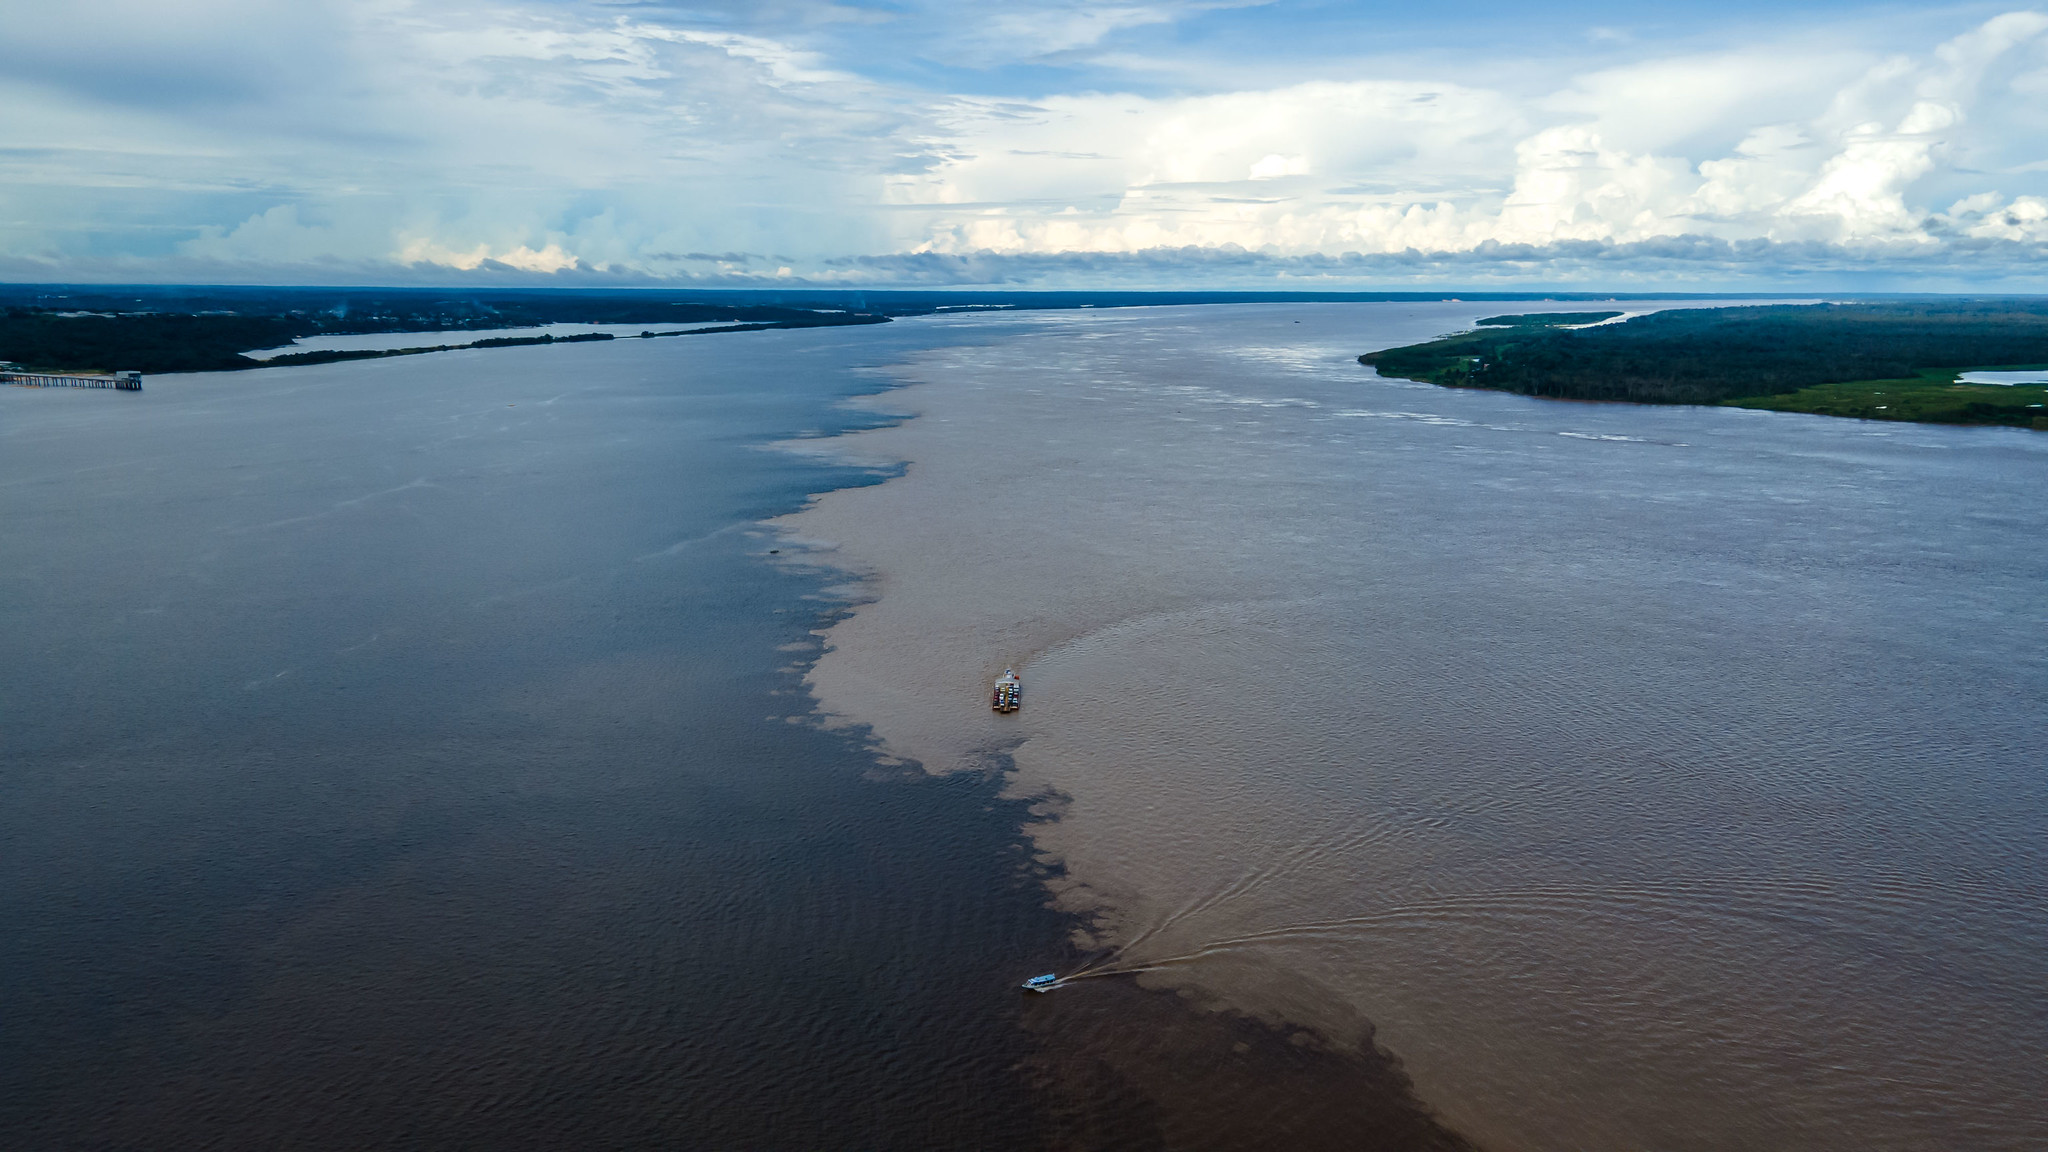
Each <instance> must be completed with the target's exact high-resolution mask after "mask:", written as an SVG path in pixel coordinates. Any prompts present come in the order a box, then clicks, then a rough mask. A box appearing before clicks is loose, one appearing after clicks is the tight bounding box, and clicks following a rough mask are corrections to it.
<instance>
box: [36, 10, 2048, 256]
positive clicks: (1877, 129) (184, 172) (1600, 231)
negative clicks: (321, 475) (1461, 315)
mask: <svg viewBox="0 0 2048 1152" xmlns="http://www.w3.org/2000/svg"><path fill="white" fill-rule="evenodd" d="M1253 7H1256V6H1255V5H1248V4H1246V3H1223V2H1200V0H1186V2H1183V0H1128V2H1121V0H1113V2H1111V3H1108V4H1099V5H1088V4H1083V3H1080V2H1079V0H1030V2H1026V0H1006V2H1002V3H994V4H990V5H978V6H974V7H972V8H968V7H964V6H958V5H941V4H938V3H937V2H936V0H931V2H930V3H925V2H922V0H907V2H906V3H904V4H899V5H891V6H889V7H888V8H886V9H883V8H860V9H854V8H846V7H835V6H834V5H832V4H830V3H826V2H825V0H777V2H776V3H774V4H772V5H770V6H769V7H765V8H764V7H760V6H753V7H749V6H747V5H742V4H737V3H729V2H727V0H702V4H701V5H700V6H697V7H693V8H692V9H690V10H689V11H690V12H693V13H697V15H694V16H687V17H686V16H685V15H679V14H677V13H678V10H675V9H668V8H662V7H656V6H641V5H616V6H615V5H609V4H593V3H574V2H556V0H547V2H543V0H465V2H462V3H453V2H447V3H444V2H436V0H305V2H304V3H301V4H295V5H275V4H267V3H260V2H258V0H191V3H188V4H182V5H178V6H175V8H173V7H166V6H164V5H162V4H156V3H144V2H142V0H77V2H76V3H72V4H56V5H51V4H43V5H28V4H17V5H10V6H7V7H5V8H4V9H0V106H5V107H7V108H8V110H9V113H10V114H9V115H8V116H6V117H0V195H4V197H5V202H6V204H7V208H8V210H7V211H5V212H0V260H6V259H12V260H15V261H28V262H30V263H31V265H32V266H35V267H47V268H49V269H52V270H57V271H53V273H52V274H53V275H56V276H60V277H61V276H62V275H63V274H64V273H63V272H62V271H61V270H62V269H64V268H66V267H76V266H83V265H81V264H80V263H79V262H80V261H82V260H84V259H85V258H86V257H87V256H88V255H94V258H98V255H104V254H106V253H110V252H111V253H116V254H118V258H119V260H121V261H125V263H123V264H122V265H121V266H122V267H123V268H126V269H129V270H130V271H129V272H128V273H127V274H131V275H132V274H133V269H136V268H149V267H156V268H160V269H162V270H163V271H162V272H161V273H160V274H161V275H164V276H169V277H175V276H178V275H180V273H179V271H178V269H179V268H187V269H189V268H205V269H210V270H218V269H221V268H244V269H256V268H265V269H275V270H280V271H275V272H270V273H265V274H266V275H270V276H272V277H273V278H274V277H276V276H288V275H292V274H293V273H292V272H291V270H292V269H299V270H301V271H302V272H304V270H308V269H332V268H338V267H342V266H348V267H362V268H373V267H385V268H391V269H411V268H413V267H414V266H417V265H422V264H424V265H426V266H428V267H430V268H441V269H446V270H448V271H449V272H451V273H456V272H471V271H474V272H479V273H488V274H493V275H495V274H500V273H505V272H506V271H507V270H523V271H526V272H530V273H532V274H535V275H554V274H557V273H565V272H566V273H576V274H583V273H591V272H595V271H597V270H606V269H610V270H614V271H615V272H616V274H619V275H655V276H666V275H672V274H676V273H677V271H678V269H679V268H681V267H689V268H697V267H700V266H701V267H704V268H716V267H718V266H717V265H707V264H701V262H699V263H697V264H692V263H690V262H687V261H684V262H682V263H680V264H679V263H678V260H677V258H676V254H679V253H692V252H727V253H730V252H736V251H748V252H756V253H785V254H787V255H786V256H785V257H778V258H777V259H776V260H773V261H762V262H758V263H757V264H746V265H744V266H727V267H724V273H725V274H730V275H734V276H743V275H754V274H761V275H769V274H771V273H770V272H769V271H768V270H769V269H774V268H780V267H782V266H784V265H788V266H789V267H790V268H791V272H790V273H789V275H790V276H792V277H801V276H806V275H808V276H813V277H820V276H848V277H850V276H856V275H862V274H879V273H875V272H873V270H874V269H879V268H882V267H884V265H881V264H860V263H858V262H857V261H856V262H855V263H852V264H848V263H845V262H843V261H842V262H840V263H836V264H835V263H833V261H834V260H837V259H839V258H845V257H868V256H876V255H881V254H890V253H897V254H901V253H921V254H924V257H929V258H934V259H936V258H939V257H947V258H952V257H956V256H957V257H959V258H962V259H966V258H967V257H969V256H971V255H972V254H975V253H982V252H989V253H996V254H1007V255H1008V256H1011V257H1016V258H1023V257H1026V256H1034V255H1044V254H1053V253H1091V252H1092V253H1120V254H1126V255H1133V254H1138V253H1147V252H1157V251H1162V250H1169V249H1170V250H1175V251H1179V250H1182V249H1185V248H1187V247H1189V246H1193V247H1195V248H1198V249H1202V250H1213V251H1218V252H1230V251H1238V250H1245V251H1254V252H1258V253H1262V254H1265V255H1266V256H1268V257H1272V258H1275V259H1279V258H1286V259H1294V258H1297V257H1299V258H1301V259H1303V260H1310V261H1311V263H1313V261H1312V259H1311V258H1313V257H1317V256H1319V255H1321V256H1334V255H1337V254H1342V253H1346V252H1356V253H1361V254H1365V255H1367V256H1374V255H1385V256H1388V257H1398V256H1401V255H1402V254H1404V253H1407V252H1409V251H1410V250H1414V251H1415V252H1418V253H1431V254H1456V253H1480V252H1498V251H1504V250H1507V249H1513V250H1514V251H1517V252H1520V251H1523V250H1524V249H1523V247H1522V246H1534V248H1540V249H1545V250H1551V249H1555V250H1557V251H1563V250H1564V249H1563V248H1559V247H1558V246H1561V245H1562V246H1571V245H1580V246H1584V245H1592V246H1595V247H1596V248H1597V249H1598V250H1599V251H1602V252H1608V253H1624V252H1625V253H1632V254H1634V255H1632V256H1631V257H1630V258H1643V259H1647V258H1648V257H1646V256H1643V254H1644V253H1648V252H1651V251H1653V250H1654V251H1663V249H1659V248H1657V247H1656V246H1657V245H1659V244H1679V243H1680V242H1679V240H1678V238H1701V239H1700V240H1699V243H1701V244H1705V245H1706V247H1705V248H1703V249H1701V250H1703V251H1705V250H1711V251H1712V252H1714V253H1717V255H1716V256H1715V259H1721V258H1722V257H1723V256H1727V258H1729V259H1735V258H1737V255H1739V253H1740V252H1741V251H1745V250H1746V249H1743V248H1742V247H1741V246H1742V245H1744V244H1774V245H1792V246H1799V245H1815V244H1818V245H1831V246H1834V247H1833V248H1830V249H1829V250H1830V251H1836V250H1839V251H1851V250H1857V251H1866V252H1868V253H1870V254H1871V255H1870V257H1869V258H1870V259H1872V260H1884V259H1899V260H1905V259H1916V260H1917V259H1921V258H1923V257H1922V255H1916V254H1924V253H1926V252H1930V251H1936V250H1941V251H1947V250H1949V249H1955V250H1958V251H1960V250H1961V249H1959V248H1955V246H1957V245H1970V244H1977V245H2007V246H2012V245H2029V244H2034V245H2039V244H2044V243H2048V231H2044V225H2043V217H2042V208H2043V205H2044V203H2048V199H2044V197H2048V166H2044V164H2043V163H2042V161H2041V157H2042V156H2044V155H2048V118H2043V117H2041V116H2040V115H2039V113H2038V108H2039V97H2040V96H2041V95H2042V94H2043V93H2048V16H2044V15H2043V14H2041V13H2039V12H2032V11H2024V12H2014V13H2009V14H2006V15H2001V16H1996V17H1994V18H1991V19H1987V20H1979V21H1977V22H1975V23H1974V24H1972V25H1967V26H1965V25H1962V24H1960V23H1957V24H1955V25H1953V26H1952V27H1951V28H1950V29H1949V34H1948V35H1947V38H1946V39H1944V40H1940V41H1938V42H1936V43H1933V45H1932V46H1931V47H1926V46H1923V47H1920V48H1918V49H1917V50H1913V51H1899V50H1897V49H1898V46H1897V45H1895V44H1892V45H1887V44H1884V43H1883V42H1882V36H1881V35H1880V34H1879V32H1880V31H1881V26H1880V25H1877V24H1874V23H1859V22H1857V21H1854V20H1849V21H1848V22H1846V23H1842V24H1840V25H1837V26H1829V27H1826V28H1820V29H1808V30H1805V31H1797V32H1788V33H1787V34H1786V39H1784V40H1783V41H1781V42H1774V43H1757V44H1751V45H1747V46H1744V47H1742V48H1739V49H1727V48H1724V49H1720V50H1716V51H1713V52H1702V51H1697V50H1691V49H1688V48H1687V47H1686V46H1685V45H1684V44H1678V45H1675V46H1673V47H1670V48H1668V49H1660V48H1659V47H1657V46H1656V45H1654V44H1646V43H1644V42H1643V41H1642V40H1641V39H1635V40H1628V41H1626V42H1624V41H1621V40H1617V39H1616V38H1613V37H1606V38H1602V44H1603V45H1604V46H1603V47H1601V48H1599V49H1598V50H1597V53H1596V54H1595V58H1596V59H1597V60H1598V61H1599V62H1598V63H1597V64H1596V65H1588V66H1584V67H1568V66H1566V65H1568V64H1569V61H1566V62H1565V63H1564V64H1558V63H1556V62H1546V61H1531V60H1520V59H1516V58H1510V57H1501V58H1480V57H1476V56H1467V55H1464V54H1457V55H1450V56H1432V55H1429V54H1426V53H1423V54H1413V55H1412V56H1402V57H1398V58H1396V57H1386V58H1374V59H1358V60H1350V61H1343V60H1340V61H1335V62H1332V61H1330V60H1328V59H1322V60H1321V62H1320V63H1318V64H1317V65H1316V67H1315V68H1314V69H1311V70H1309V72H1308V74H1307V75H1302V76H1298V77H1296V78H1293V79H1290V80H1289V81H1287V82H1286V83H1282V84H1273V85H1268V84H1267V82H1266V81H1265V80H1264V79H1258V80H1255V81H1248V82H1246V83H1244V84H1243V85H1242V86H1241V87H1234V88H1232V89H1230V90H1205V89H1203V88H1201V87H1200V86H1199V84H1198V83H1197V81H1196V80H1194V79H1191V78H1194V77H1200V76H1205V75H1209V74H1212V73H1213V74H1215V75H1250V74H1252V73H1260V74H1262V75H1264V74H1270V73H1272V72H1275V71H1278V70H1281V69H1282V68H1283V67H1284V65H1285V61H1283V60H1279V59H1278V58H1271V59H1268V58H1259V59H1257V60H1253V56H1252V55H1245V56H1241V57H1231V56H1230V55H1229V53H1230V52H1231V51H1232V50H1233V46H1232V45H1231V44H1230V43H1227V42H1224V41H1215V42H1212V43H1210V44H1209V46H1208V47H1206V48H1205V49H1204V51H1205V52H1209V53H1211V54H1212V55H1211V56H1209V57H1202V58H1199V59H1197V58H1196V57H1193V56H1190V55H1187V54H1185V53H1184V52H1182V51H1181V50H1180V49H1178V48H1177V47H1176V41H1175V39H1174V36H1175V35H1176V32H1175V30H1176V29H1180V28H1183V27H1185V26H1190V22H1194V21H1199V20H1203V19H1222V18H1224V17H1231V18H1234V19H1240V20H1242V19H1244V18H1245V12H1243V11H1235V10H1239V9H1249V8H1253ZM1234 11H1235V14H1234V15H1233V12H1234ZM1271 13H1272V15H1271V16H1270V17H1267V16H1266V15H1264V14H1261V15H1260V18H1261V19H1267V18H1270V19H1272V20H1276V21H1278V20H1283V19H1285V18H1288V14H1287V13H1285V12H1283V11H1281V10H1280V9H1277V8H1276V9H1272V10H1271ZM1944 18H1945V17H1944ZM1927 19H1930V20H1932V19H1935V17H1927ZM1147 36H1150V37H1151V39H1149V40H1147V39H1145V37H1147ZM877 44H880V45H883V46H884V47H885V48H887V49H888V51H887V52H885V53H884V54H883V55H884V56H886V58H878V57H877V56H876V54H875V52H874V51H873V46H875V45H877ZM1105 46H1110V47H1114V48H1115V51H1114V52H1108V51H1097V49H1100V48H1104V47H1105ZM1127 47H1128V48H1132V49H1133V50H1131V51H1128V52H1126V51H1125V49H1126V48H1127ZM1243 51H1244V52H1245V53H1249V54H1256V53H1257V52H1270V51H1272V50H1271V49H1270V48H1257V49H1254V48H1246V49H1244V50H1243ZM1588 51H1593V50H1591V49H1588ZM1083 59H1085V60H1086V61H1087V62H1088V64H1087V66H1088V67H1091V68H1097V69H1100V68H1101V67H1103V66H1104V65H1103V61H1111V60H1117V59H1122V60H1125V61H1126V62H1127V63H1128V62H1133V61H1135V62H1139V63H1143V64H1144V65H1145V69H1146V70H1143V71H1139V70H1135V69H1136V65H1133V68H1134V70H1133V71H1130V72H1126V73H1123V74H1121V77H1122V81H1123V82H1124V84H1125V86H1127V87H1128V88H1129V89H1130V90H1127V91H1118V90H1115V89H1114V87H1103V86H1101V85H1096V84H1091V85H1087V86H1083V85H1081V84H1079V83H1078V82H1076V81H1073V80H1072V79H1071V77H1070V74H1069V73H1067V72H1062V71H1060V69H1065V68H1079V67H1081V66H1082V65H1081V64H1078V63H1076V61H1080V60H1083ZM1034 61H1036V62H1037V63H1032V62H1034ZM1046 61H1051V63H1046ZM1212 61H1221V62H1223V63H1225V64H1229V63H1231V62H1232V61H1235V62H1236V63H1239V64H1242V63H1245V62H1246V61H1253V62H1254V63H1256V64H1257V65H1258V67H1256V68H1248V69H1247V70H1245V71H1238V70H1235V69H1234V67H1218V68H1213V69H1212V68H1209V67H1208V64H1209V63H1210V62H1212ZM1162 62H1163V63H1162ZM899 65H900V66H901V67H900V68H899V67H898V66H899ZM1154 65H1158V66H1159V67H1161V68H1165V69H1166V71H1153V70H1151V69H1153V67H1154ZM929 67H943V68H944V69H948V71H945V72H944V73H943V75H945V76H946V77H947V80H946V83H948V84H951V85H954V86H955V87H956V88H960V89H966V90H964V91H962V90H955V91H934V90H931V89H930V88H928V87H921V86H919V85H920V84H927V83H936V81H929V80H928V79H927V80H924V81H919V82H918V83H916V84H914V83H912V82H911V81H909V80H905V79H903V78H902V75H903V74H904V73H915V72H917V71H918V69H923V68H929ZM1004 68H1028V69H1036V70H1035V71H1030V72H1028V75H1030V76H1031V77H1032V78H1033V79H1032V81H1031V83H1032V84H1033V85H1035V87H1033V88H1032V89H1031V90H1032V91H1033V92H1034V93H1036V94H1035V95H1033V96H1032V97H1030V98H1028V99H1027V98H1022V97H1019V96H1016V95H1014V88H1015V85H1016V83H1017V81H1015V80H1014V78H1011V79H1001V78H990V79H987V80H986V82H985V83H984V82H982V81H978V80H975V79H974V77H976V76H987V77H996V76H997V74H998V73H999V72H1001V70H1002V69H1004ZM1005 75H1011V76H1014V73H1012V74H1005ZM1104 75H1106V73H1102V72H1100V71H1096V72H1092V73H1090V76H1091V77H1093V78H1094V79H1100V78H1101V77H1102V76H1104ZM963 77H965V78H966V79H963ZM1162 77H1163V79H1162ZM1165 83H1173V84H1175V85H1178V86H1179V87H1176V88H1175V89H1173V90H1162V89H1159V88H1155V87H1152V85H1155V84H1165ZM1943 204H1946V205H1948V207H1947V208H1946V209H1941V208H1939V205H1943ZM1693 242H1694V241H1693V240H1686V241H1684V242H1683V243H1693ZM1716 245H1721V246H1724V247H1716ZM1727 245H1733V246H1734V247H1725V246H1727ZM1503 246H1505V247H1503ZM1680 246H1682V244H1681V245H1680ZM1588 250H1589V251H1590V250H1592V249H1588ZM1787 250H1790V249H1787ZM1804 250H1805V249H1801V251H1804ZM2003 250H2004V249H2001V251H2003ZM95 254H98V255H95ZM1730 254H1736V255H1730ZM1888 254H1889V255H1888ZM1617 258H1619V257H1617ZM1660 258H1661V257H1660ZM1532 259H1533V258H1532ZM152 262H154V263H152ZM181 262H182V263H181ZM963 266H964V265H963ZM1054 266H1055V265H1052V264H1047V265H1045V267H1048V268H1051V267H1054ZM1080 266H1081V265H1072V267H1080ZM1223 266H1225V265H1221V264H1219V265H1217V267H1223ZM1228 266H1230V267H1250V265H1235V264H1233V265H1228ZM1304 266H1306V265H1304ZM902 267H909V265H903V266H902ZM1262 267H1268V266H1263V265H1262ZM1270 267H1272V268H1280V267H1294V265H1284V264H1273V265H1270ZM1333 267H1334V266H1333ZM749 269H751V271H749ZM863 269H865V270H868V271H862V270H863ZM209 274H211V273H209ZM252 274H253V273H252ZM304 274H306V275H316V274H317V273H315V272H304Z"/></svg>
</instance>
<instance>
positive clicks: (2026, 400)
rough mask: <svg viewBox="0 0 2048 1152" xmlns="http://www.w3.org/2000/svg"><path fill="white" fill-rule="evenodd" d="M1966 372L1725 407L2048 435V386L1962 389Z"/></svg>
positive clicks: (1826, 387)
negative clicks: (1991, 427) (2000, 426)
mask: <svg viewBox="0 0 2048 1152" xmlns="http://www.w3.org/2000/svg"><path fill="white" fill-rule="evenodd" d="M2020 367H2028V365H2021V366H2020ZM1960 371H1962V370H1961V369H1951V368H1934V369H1928V370H1927V371H1924V372H1921V373H1919V374H1918V375H1915V376H1912V377H1908V378H1906V379H1901V380H1853V381H1848V382H1846V383H1841V384H1816V385H1814V386H1813V387H1811V388H1801V389H1800V390H1799V391H1797V392H1787V393H1784V394H1782V395H1778V396H1745V397H1741V398H1739V399H1735V400H1726V401H1723V403H1725V404H1727V405H1728V406H1729V407H1732V408H1765V409H1769V410H1770V411H1773V412H1806V413H1811V414H1812V415H1816V416H1848V417H1853V418H1855V419H1858V420H1911V421H1917V422H1921V423H1927V424H2010V425H2014V426H2016V427H2021V428H2038V429H2041V430H2043V431H2048V387H2032V386H2028V385H2011V386H2006V385H1999V384H1959V383H1957V382H1956V376H1957V374H1958V372H1960Z"/></svg>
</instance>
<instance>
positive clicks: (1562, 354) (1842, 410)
mask: <svg viewBox="0 0 2048 1152" xmlns="http://www.w3.org/2000/svg"><path fill="white" fill-rule="evenodd" d="M1560 315H1572V314H1552V315H1547V316H1546V315H1531V316H1496V317H1489V318H1487V319H1486V320H1482V321H1480V327H1479V328H1478V329H1476V330H1474V331H1470V332H1459V333H1453V334H1451V335H1448V336H1443V337H1440V338H1438V339H1435V340H1431V341H1429V342H1427V343H1423V344H1412V345H1408V346H1406V347H1401V348H1388V349H1385V350H1383V351H1379V352H1368V353H1366V354H1365V355H1363V356H1360V357H1359V358H1358V359H1359V362H1360V363H1362V364H1366V365H1370V366H1372V367H1374V368H1376V369H1378V371H1379V373H1380V374H1381V375H1382V376H1394V377H1400V378H1404V379H1410V380H1419V381H1423V382H1426V383H1431V384H1439V385H1443V386H1445V387H1451V388H1486V389H1492V390H1496V391H1502V392H1515V393H1520V394H1522V395H1525V396H1542V397H1549V398H1554V399H1562V400H1605V401H1622V402H1628V403H1636V404H1719V405H1728V406H1732V407H1739V408H1765V409H1772V410H1775V411H1781V412H1807V413H1814V414H1817V415H1824V416H1848V417H1856V418H1860V419H1866V420H1909V421H1921V422H1927V423H1938V424H2005V425H2014V426H2018V427H2023V428H2036V429H2042V430H2048V387H2043V386H2041V385H2030V384H2016V385H2002V384H1980V383H1970V382H1967V381H1963V380H1961V379H1960V377H1961V376H1962V375H1963V374H1964V373H1966V372H1973V371H1989V370H2025V369H2042V368H2048V301H2044V300H2040V299H2038V298H2031V299H1999V300H1902V301H1885V302H1872V303H1845V304H1796V305H1765V306H1756V307H1737V308H1686V309H1674V310H1670V311H1664V312H1655V313H1651V314H1649V315H1646V316H1636V317H1632V318H1630V319H1628V320H1625V321H1622V322H1620V323H1613V324H1604V323H1599V322H1598V321H1597V320H1588V319H1585V317H1589V316H1599V317H1600V318H1601V319H1607V318H1610V316H1611V314H1610V315H1609V316H1601V314H1598V313H1585V314H1578V315H1576V316H1573V318H1572V320H1571V321H1570V322H1569V323H1560V322H1559V317H1560ZM1586 324H1591V325H1593V326H1590V327H1584V326H1579V325H1586ZM2044 376H2048V373H2044Z"/></svg>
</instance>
